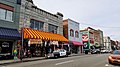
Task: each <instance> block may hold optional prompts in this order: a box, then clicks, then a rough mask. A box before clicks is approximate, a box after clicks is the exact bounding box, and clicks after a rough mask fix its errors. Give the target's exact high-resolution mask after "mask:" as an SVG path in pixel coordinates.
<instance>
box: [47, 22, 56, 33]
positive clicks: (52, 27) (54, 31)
mask: <svg viewBox="0 0 120 67" xmlns="http://www.w3.org/2000/svg"><path fill="white" fill-rule="evenodd" d="M57 28H58V27H57V26H55V25H52V24H49V26H48V32H52V33H57Z"/></svg>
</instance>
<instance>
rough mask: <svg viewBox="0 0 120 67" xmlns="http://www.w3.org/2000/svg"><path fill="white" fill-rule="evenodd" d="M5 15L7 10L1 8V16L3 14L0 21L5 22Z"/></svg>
mask: <svg viewBox="0 0 120 67" xmlns="http://www.w3.org/2000/svg"><path fill="white" fill-rule="evenodd" d="M5 13H6V10H4V9H1V8H0V14H1V15H0V19H3V20H5Z"/></svg>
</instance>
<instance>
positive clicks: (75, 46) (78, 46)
mask: <svg viewBox="0 0 120 67" xmlns="http://www.w3.org/2000/svg"><path fill="white" fill-rule="evenodd" d="M83 46H84V44H82V43H81V42H77V41H70V47H71V51H72V53H75V54H78V53H83Z"/></svg>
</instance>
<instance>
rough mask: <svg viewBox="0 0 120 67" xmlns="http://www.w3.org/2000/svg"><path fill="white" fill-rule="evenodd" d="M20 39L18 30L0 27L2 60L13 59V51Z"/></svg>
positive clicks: (0, 56) (0, 55)
mask: <svg viewBox="0 0 120 67" xmlns="http://www.w3.org/2000/svg"><path fill="white" fill-rule="evenodd" d="M20 37H21V36H20V34H19V32H18V30H17V29H10V28H3V27H0V59H10V58H13V50H14V49H15V48H16V47H15V46H17V40H19V39H20Z"/></svg>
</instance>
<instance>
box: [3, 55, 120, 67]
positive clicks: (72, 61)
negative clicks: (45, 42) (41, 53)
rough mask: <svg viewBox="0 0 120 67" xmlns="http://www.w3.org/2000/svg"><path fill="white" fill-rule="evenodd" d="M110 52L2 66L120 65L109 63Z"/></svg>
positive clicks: (64, 66)
mask: <svg viewBox="0 0 120 67" xmlns="http://www.w3.org/2000/svg"><path fill="white" fill-rule="evenodd" d="M108 55H109V54H93V55H83V56H72V57H64V58H58V59H47V60H39V61H31V62H22V63H16V64H8V65H2V66H1V67H119V66H115V65H111V64H108V62H107V57H108Z"/></svg>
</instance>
